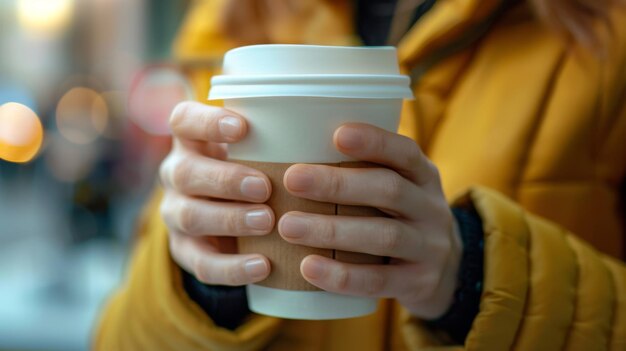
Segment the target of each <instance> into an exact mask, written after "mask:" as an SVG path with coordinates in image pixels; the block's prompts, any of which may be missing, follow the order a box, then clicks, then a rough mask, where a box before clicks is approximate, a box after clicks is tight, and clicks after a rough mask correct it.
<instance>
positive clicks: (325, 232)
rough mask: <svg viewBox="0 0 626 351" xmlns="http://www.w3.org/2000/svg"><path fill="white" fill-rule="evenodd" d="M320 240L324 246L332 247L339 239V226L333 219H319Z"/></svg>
mask: <svg viewBox="0 0 626 351" xmlns="http://www.w3.org/2000/svg"><path fill="white" fill-rule="evenodd" d="M317 225H319V228H320V231H319V234H318V240H319V241H320V244H322V246H324V247H332V246H333V245H334V244H335V242H336V241H337V227H336V225H335V223H333V222H332V221H319V222H318V223H317Z"/></svg>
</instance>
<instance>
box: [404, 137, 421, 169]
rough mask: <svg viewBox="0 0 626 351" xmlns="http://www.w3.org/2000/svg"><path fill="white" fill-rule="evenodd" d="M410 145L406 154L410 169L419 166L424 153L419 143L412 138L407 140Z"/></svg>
mask: <svg viewBox="0 0 626 351" xmlns="http://www.w3.org/2000/svg"><path fill="white" fill-rule="evenodd" d="M406 143H407V144H409V145H410V147H408V148H407V150H408V152H407V154H406V165H407V167H408V168H409V169H414V168H416V167H419V164H420V161H421V160H422V157H423V154H422V150H421V149H420V147H419V145H417V143H416V142H415V141H413V140H412V139H409V138H407V141H406Z"/></svg>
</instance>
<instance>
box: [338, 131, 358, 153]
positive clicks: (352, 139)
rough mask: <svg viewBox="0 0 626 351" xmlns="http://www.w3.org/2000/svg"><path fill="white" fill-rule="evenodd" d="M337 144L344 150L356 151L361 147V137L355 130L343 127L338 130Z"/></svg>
mask: <svg viewBox="0 0 626 351" xmlns="http://www.w3.org/2000/svg"><path fill="white" fill-rule="evenodd" d="M337 144H339V146H341V147H342V148H344V149H358V148H360V147H362V146H363V137H362V135H361V133H360V132H359V131H358V130H356V129H355V128H351V127H343V128H341V129H340V130H339V135H338V136H337Z"/></svg>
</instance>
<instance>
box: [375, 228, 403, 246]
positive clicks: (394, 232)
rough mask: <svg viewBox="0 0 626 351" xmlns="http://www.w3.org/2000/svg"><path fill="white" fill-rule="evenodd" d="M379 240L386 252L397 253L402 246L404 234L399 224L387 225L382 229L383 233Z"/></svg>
mask: <svg viewBox="0 0 626 351" xmlns="http://www.w3.org/2000/svg"><path fill="white" fill-rule="evenodd" d="M379 238H380V246H381V247H382V249H383V251H384V252H386V253H393V252H395V251H396V250H397V249H398V248H399V247H400V245H401V244H402V243H401V239H402V232H401V229H400V226H399V225H398V224H397V223H389V224H385V225H384V226H383V228H382V233H381V235H380V236H379Z"/></svg>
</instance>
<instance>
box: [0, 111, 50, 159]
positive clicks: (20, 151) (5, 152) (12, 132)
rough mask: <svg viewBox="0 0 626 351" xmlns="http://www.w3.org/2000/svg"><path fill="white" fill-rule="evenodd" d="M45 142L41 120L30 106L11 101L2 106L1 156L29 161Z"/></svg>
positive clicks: (0, 128) (0, 115)
mask: <svg viewBox="0 0 626 351" xmlns="http://www.w3.org/2000/svg"><path fill="white" fill-rule="evenodd" d="M42 142H43V127H42V126H41V121H39V118H38V117H37V115H36V114H35V112H33V111H32V110H31V109H30V108H28V107H26V106H24V105H22V104H18V103H14V102H9V103H6V104H4V105H2V106H0V158H2V159H4V160H7V161H10V162H18V163H23V162H28V161H30V160H32V159H33V157H35V155H37V152H38V151H39V149H40V148H41V144H42Z"/></svg>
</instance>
